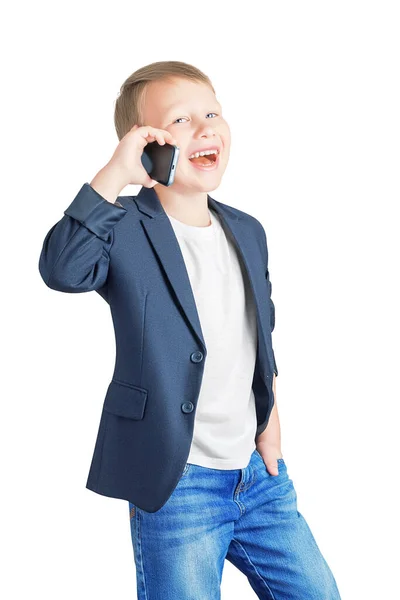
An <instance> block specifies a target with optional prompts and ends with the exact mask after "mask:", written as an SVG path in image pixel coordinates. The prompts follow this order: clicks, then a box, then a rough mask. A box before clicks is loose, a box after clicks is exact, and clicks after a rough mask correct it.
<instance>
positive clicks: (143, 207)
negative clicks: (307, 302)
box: [133, 186, 273, 374]
mask: <svg viewBox="0 0 400 600" xmlns="http://www.w3.org/2000/svg"><path fill="white" fill-rule="evenodd" d="M133 201H134V202H135V203H136V205H137V207H138V209H139V210H140V211H141V212H142V213H144V214H146V215H148V216H149V217H151V218H150V219H141V222H142V224H143V227H144V229H145V231H146V233H147V235H148V237H149V240H150V243H151V244H152V246H153V248H154V250H155V252H156V254H157V256H158V258H159V260H160V262H161V264H162V266H163V268H164V271H165V273H166V275H167V277H168V280H169V282H170V284H171V287H172V289H173V292H174V294H175V296H176V298H177V301H178V303H179V304H180V306H181V308H182V310H183V313H184V315H185V316H186V319H187V322H188V324H189V326H190V327H191V328H192V330H193V332H194V333H195V335H196V336H197V338H198V340H199V341H200V343H201V345H202V346H203V348H205V349H206V344H205V340H204V337H203V332H202V329H201V325H200V320H199V315H198V312H197V308H196V302H195V298H194V295H193V290H192V287H191V284H190V279H189V276H188V273H187V270H186V265H185V261H184V258H183V255H182V252H181V249H180V246H179V243H178V240H177V238H176V236H175V232H174V229H173V227H172V225H171V222H170V220H169V218H168V215H167V214H166V212H165V210H164V208H163V206H162V204H161V202H160V200H159V198H158V196H157V194H156V192H155V190H154V189H153V188H146V187H144V186H143V187H142V188H141V190H140V191H139V193H138V195H137V196H134V197H133ZM207 202H208V207H209V208H210V209H214V210H215V211H216V212H217V213H218V215H219V217H220V218H221V222H222V226H223V227H224V228H226V227H227V228H228V229H229V231H230V232H231V234H232V236H233V239H234V240H235V242H236V246H237V248H238V251H239V252H240V254H241V256H242V259H243V262H244V265H245V268H246V271H247V273H248V276H249V281H250V284H251V287H252V290H253V295H254V300H255V304H256V309H257V329H258V337H259V340H260V339H261V340H262V347H261V349H260V350H261V352H262V354H263V356H264V357H265V356H266V357H267V358H268V360H269V364H270V365H272V364H273V358H272V356H271V352H270V348H269V344H268V333H267V330H266V327H268V326H269V323H270V315H269V299H268V298H267V297H266V293H267V285H266V279H265V272H264V262H263V258H262V253H261V252H260V247H259V245H258V241H257V238H256V237H255V235H254V230H253V229H252V228H250V226H249V224H248V223H247V222H246V221H245V220H244V219H243V218H241V217H239V216H238V215H237V214H236V213H235V212H234V211H233V210H232V209H231V208H230V207H228V206H226V205H224V204H222V203H221V202H218V201H217V200H214V199H213V198H211V196H210V195H208V194H207ZM265 353H266V354H265ZM261 362H262V364H264V361H263V360H262V361H261ZM264 374H265V373H264Z"/></svg>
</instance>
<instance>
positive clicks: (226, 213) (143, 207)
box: [133, 186, 241, 221]
mask: <svg viewBox="0 0 400 600" xmlns="http://www.w3.org/2000/svg"><path fill="white" fill-rule="evenodd" d="M133 201H134V202H135V203H136V205H137V207H138V209H139V210H140V212H142V213H144V214H146V215H148V216H149V217H152V218H156V217H160V216H165V217H167V216H168V215H167V213H166V212H165V210H164V207H163V205H162V204H161V202H160V199H159V197H158V196H157V193H156V191H155V189H154V188H146V187H144V186H143V187H142V188H141V190H140V191H139V193H138V195H137V196H134V197H133ZM207 204H208V208H209V209H214V210H215V211H216V212H217V213H218V214H219V215H220V216H221V217H222V218H224V217H225V218H226V219H231V220H234V221H240V220H241V218H240V217H239V215H237V214H236V212H235V211H234V210H233V209H232V208H231V207H229V206H227V205H226V204H223V203H222V202H218V200H214V198H212V197H211V196H210V195H209V194H207Z"/></svg>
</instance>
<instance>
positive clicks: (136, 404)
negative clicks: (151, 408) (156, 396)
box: [103, 380, 147, 420]
mask: <svg viewBox="0 0 400 600" xmlns="http://www.w3.org/2000/svg"><path fill="white" fill-rule="evenodd" d="M146 401H147V390H145V389H144V388H141V387H137V386H134V385H131V384H129V383H123V382H119V381H115V380H112V381H111V383H110V385H109V386H108V389H107V394H106V397H105V399H104V404H103V408H104V410H106V411H107V412H110V413H112V414H114V415H118V416H120V417H126V418H128V419H136V420H140V419H143V415H144V409H145V406H146Z"/></svg>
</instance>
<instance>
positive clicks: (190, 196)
mask: <svg viewBox="0 0 400 600" xmlns="http://www.w3.org/2000/svg"><path fill="white" fill-rule="evenodd" d="M154 191H155V192H156V194H157V197H158V199H159V201H160V203H161V205H162V207H163V209H164V210H165V212H166V213H167V214H168V215H170V216H171V217H174V218H175V219H178V221H181V222H182V223H185V224H186V225H192V226H194V227H208V226H209V225H210V216H209V212H208V210H209V209H208V200H207V192H193V193H188V192H187V191H185V192H184V193H179V191H177V190H175V189H174V190H171V189H168V188H167V187H166V186H163V185H161V184H158V185H155V186H154Z"/></svg>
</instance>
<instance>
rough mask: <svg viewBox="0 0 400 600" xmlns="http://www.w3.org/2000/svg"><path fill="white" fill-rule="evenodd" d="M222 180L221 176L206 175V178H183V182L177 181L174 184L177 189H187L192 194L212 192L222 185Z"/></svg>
mask: <svg viewBox="0 0 400 600" xmlns="http://www.w3.org/2000/svg"><path fill="white" fill-rule="evenodd" d="M221 180H222V175H221V174H217V173H215V174H213V175H212V174H211V173H206V176H205V177H183V178H182V179H181V180H175V182H174V183H176V184H177V187H178V186H179V187H182V188H186V189H187V190H190V191H191V192H196V191H197V192H210V191H211V190H215V189H216V188H217V187H218V186H219V185H220V183H221ZM172 187H173V186H172Z"/></svg>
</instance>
